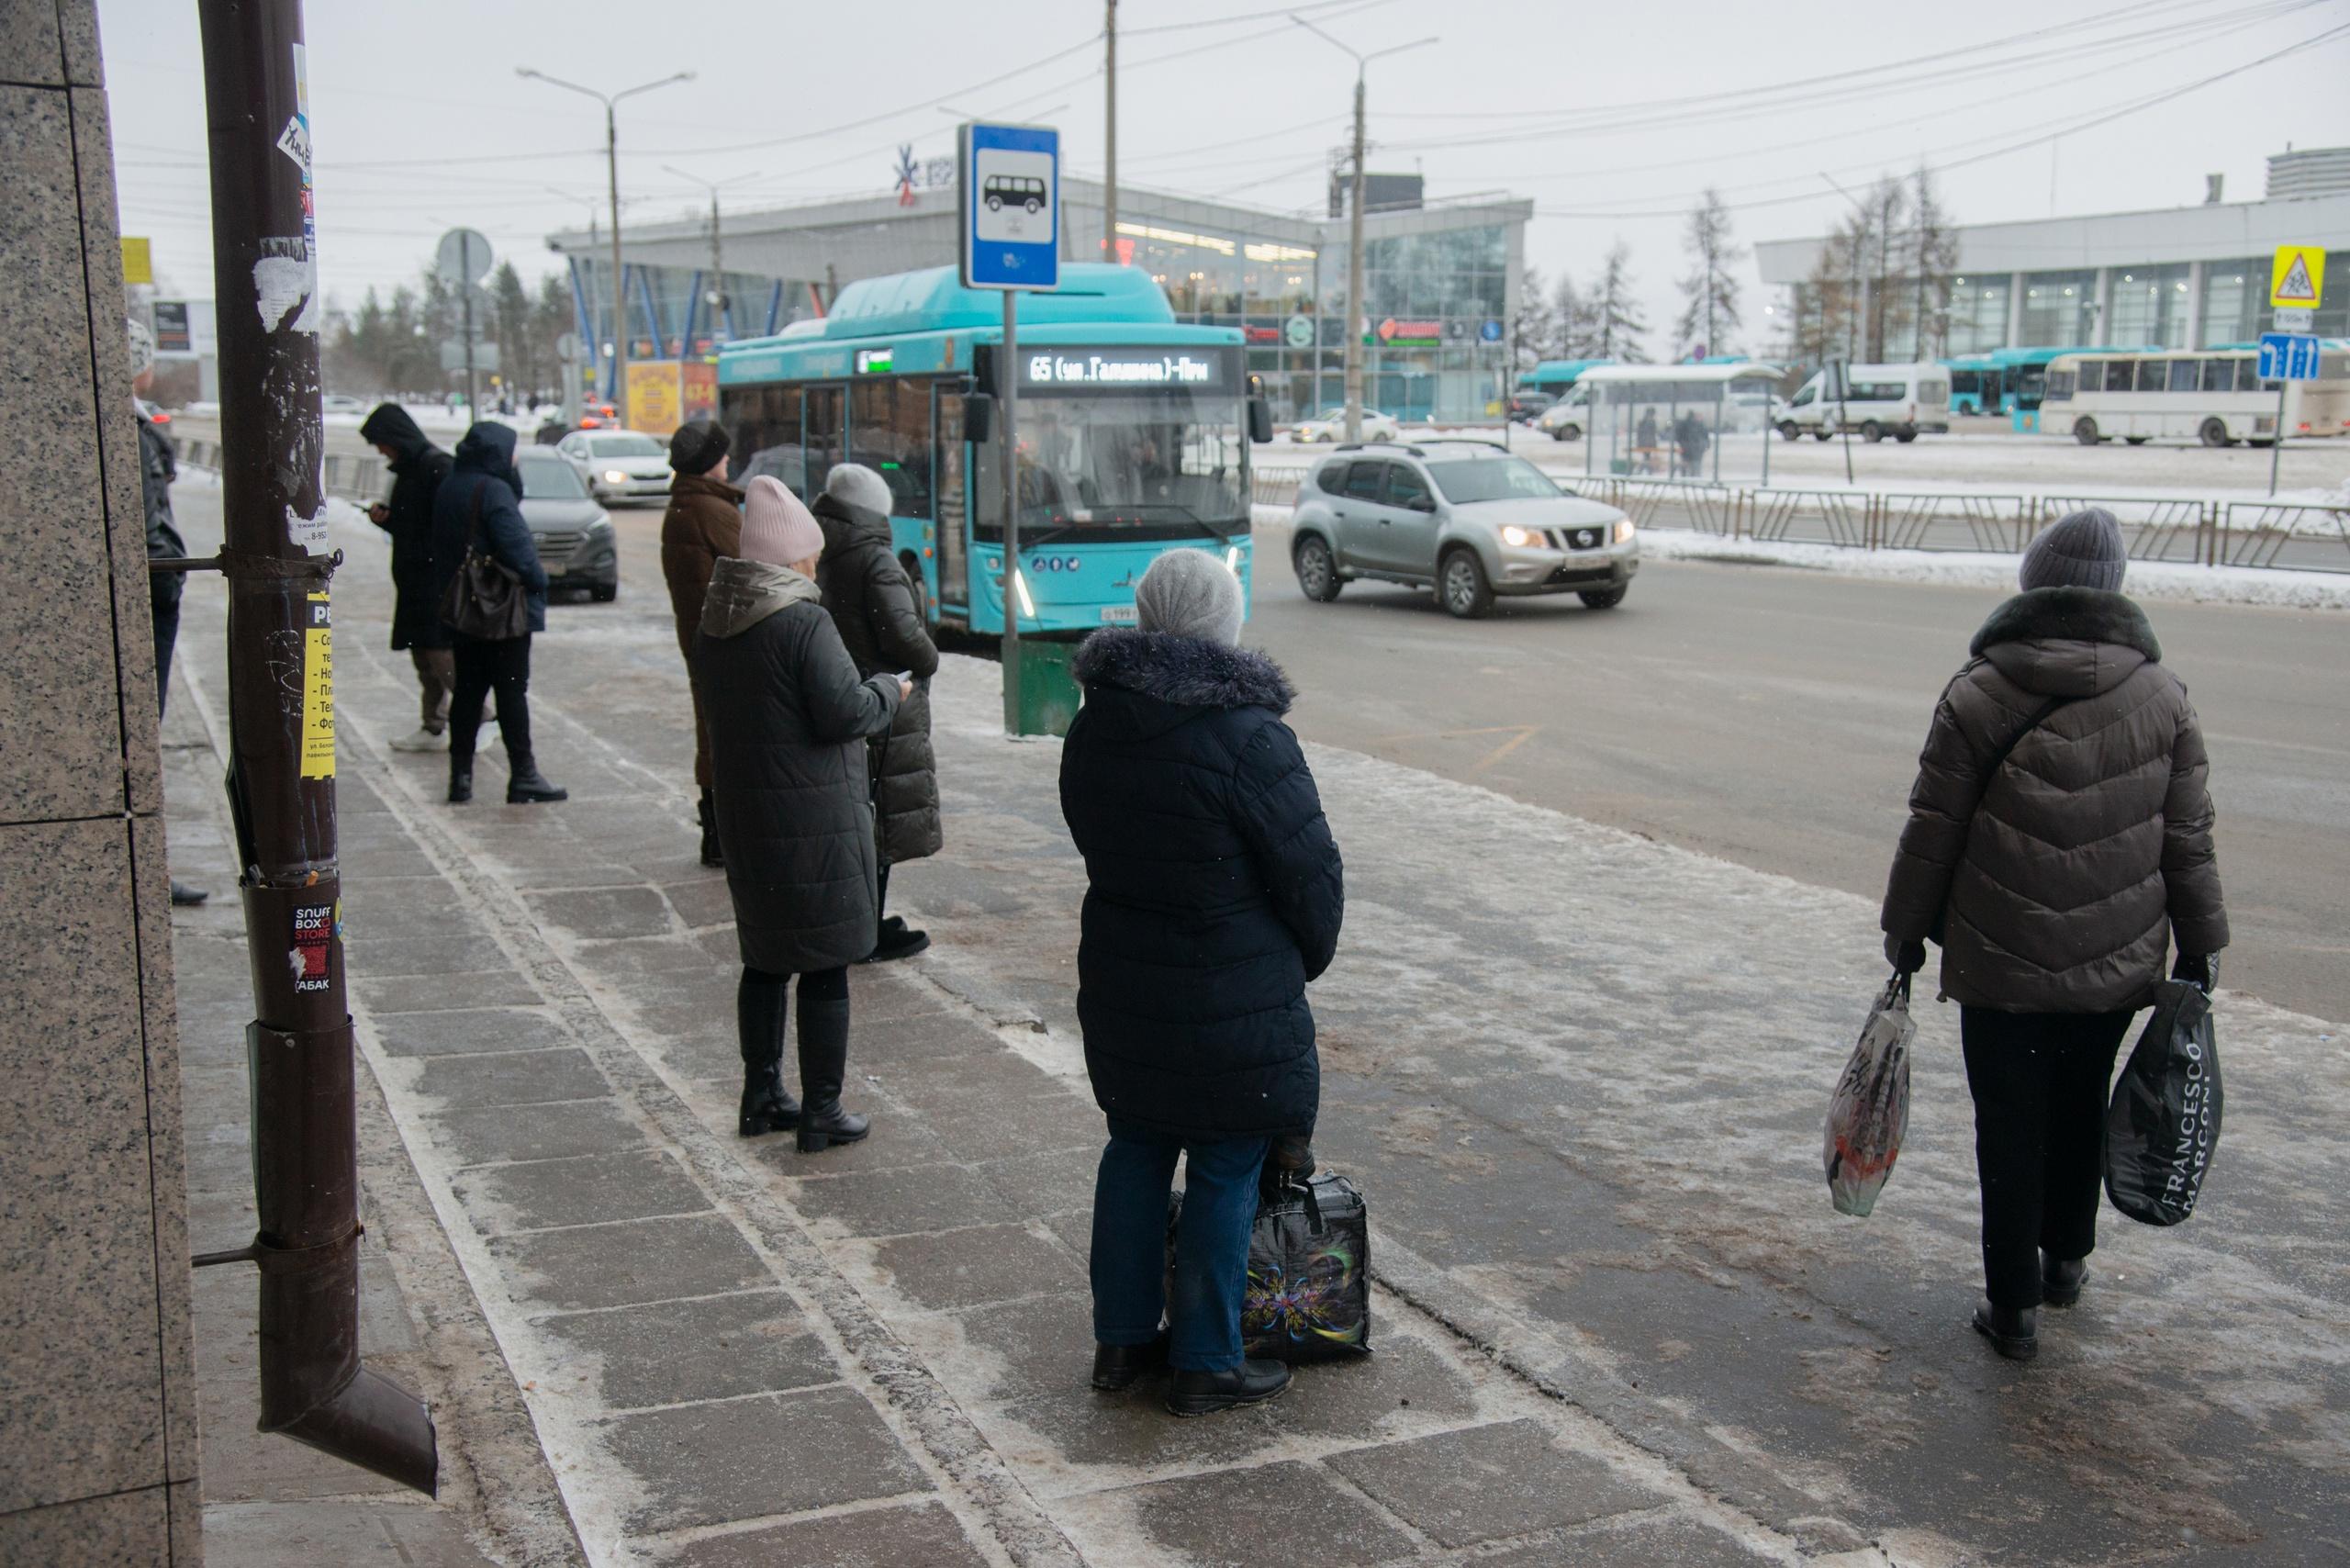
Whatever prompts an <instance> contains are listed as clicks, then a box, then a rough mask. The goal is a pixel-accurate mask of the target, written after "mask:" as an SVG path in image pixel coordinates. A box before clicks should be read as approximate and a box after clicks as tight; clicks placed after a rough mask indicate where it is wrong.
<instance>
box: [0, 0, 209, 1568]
mask: <svg viewBox="0 0 2350 1568" xmlns="http://www.w3.org/2000/svg"><path fill="white" fill-rule="evenodd" d="M0 176H5V180H4V181H0V183H5V185H6V191H7V196H6V200H5V201H0V302H5V303H0V316H5V321H6V325H5V327H0V1562H7V1563H17V1562H23V1563H41V1564H44V1565H47V1564H58V1565H73V1564H82V1563H94V1564H95V1563H106V1564H117V1563H120V1564H140V1565H144V1564H151V1563H153V1564H164V1563H168V1564H173V1565H174V1568H179V1565H185V1564H191V1563H197V1562H201V1560H202V1545H201V1541H200V1540H199V1509H198V1501H197V1495H196V1391H195V1362H194V1356H193V1353H192V1348H191V1342H190V1336H189V1310H188V1261H187V1260H188V1239H187V1201H186V1192H187V1183H186V1177H185V1168H184V1162H183V1148H182V1144H181V1136H180V1085H179V1042H178V1038H177V1036H176V1035H175V1033H174V1030H173V1005H172V941H171V912H170V907H169V883H168V879H167V877H166V875H165V872H164V868H163V822H162V773H161V769H160V767H159V766H158V757H157V752H156V704H155V672H154V655H153V647H152V642H151V636H152V633H151V623H150V620H149V616H148V611H147V568H146V549H145V537H146V531H145V526H144V522H143V520H142V518H141V516H140V487H139V455H138V454H139V438H138V431H137V430H136V428H135V427H134V425H133V423H132V419H131V409H130V365H129V355H128V353H127V352H126V349H125V344H124V335H123V290H122V264H121V252H120V250H119V247H118V246H117V230H116V222H115V197H114V169H113V155H112V151H111V146H110V139H109V133H108V130H107V125H106V89H105V83H104V78H103V75H102V73H101V70H100V65H99V58H98V29H97V15H96V9H95V0H0Z"/></svg>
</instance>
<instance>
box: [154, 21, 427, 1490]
mask: <svg viewBox="0 0 2350 1568" xmlns="http://www.w3.org/2000/svg"><path fill="white" fill-rule="evenodd" d="M200 17H201V21H202V26H203V35H204V85H205V100H206V105H207V118H208V121H209V131H210V134H209V141H210V152H211V164H212V236H213V266H214V280H213V286H214V289H215V297H216V298H217V299H218V301H219V310H218V319H219V337H220V433H221V454H220V483H221V492H222V511H223V513H224V515H225V519H226V527H225V540H224V543H223V544H222V548H221V551H220V556H219V563H220V569H221V571H222V572H223V573H224V575H226V577H228V579H229V639H228V641H229V780H228V785H229V809H230V812H232V814H233V815H234V818H235V822H236V832H237V847H238V857H239V863H240V865H241V868H242V869H241V875H240V878H239V882H240V885H241V891H242V893H243V896H244V910H245V935H246V940H247V943H248V946H249V947H250V950H251V954H252V984H253V1001H254V1006H255V1009H256V1012H257V1014H258V1016H257V1017H256V1019H255V1020H254V1022H253V1023H252V1025H250V1026H249V1027H248V1029H247V1031H246V1049H247V1053H248V1057H249V1059H250V1063H251V1068H252V1118H253V1124H252V1147H253V1195H254V1198H255V1200H256V1207H257V1208H258V1210H259V1215H260V1221H261V1225H260V1229H259V1231H258V1232H257V1233H256V1234H255V1236H254V1237H253V1239H252V1244H251V1245H250V1246H248V1247H244V1248H240V1249H237V1250H236V1251H234V1252H229V1253H222V1254H216V1255H212V1256H210V1257H206V1258H199V1259H197V1260H196V1262H197V1263H198V1264H199V1265H202V1264H205V1263H218V1262H229V1261H233V1260H251V1261H252V1262H254V1263H255V1264H257V1265H258V1266H259V1270H260V1274H261V1310H260V1327H261V1334H260V1338H261V1357H260V1359H261V1429H262V1430H263V1431H264V1432H276V1433H282V1434H283V1435H285V1436H286V1437H289V1438H292V1439H294V1440H295V1441H297V1442H300V1443H306V1444H308V1446H310V1447H312V1448H315V1449H318V1450H320V1451H321V1452H324V1453H329V1454H332V1455H333V1456H334V1457H335V1458H337V1459H341V1460H346V1461H348V1462H351V1463H353V1464H356V1465H360V1466H362V1467H364V1468H365V1469H368V1470H372V1471H374V1472H375V1473H377V1474H379V1475H386V1476H389V1477H390V1478H391V1479H392V1480H394V1481H397V1482H399V1483H400V1484H403V1485H406V1486H412V1487H414V1488H415V1489H417V1490H418V1491H420V1492H425V1493H431V1491H432V1490H433V1489H434V1484H435V1482H436V1480H437V1478H438V1473H439V1464H440V1462H439V1453H438V1450H437V1447H436V1444H435V1440H434V1433H433V1428H432V1417H431V1414H430V1413H429V1412H428V1411H427V1410H426V1408H425V1406H424V1404H423V1402H422V1401H420V1400H419V1399H418V1398H417V1397H416V1396H415V1395H413V1394H408V1392H407V1391H405V1390H404V1389H402V1388H400V1387H399V1386H398V1385H397V1383H393V1382H391V1381H390V1380H389V1379H388V1378H386V1377H385V1376H384V1375H383V1374H382V1373H380V1372H375V1371H373V1370H372V1369H370V1368H368V1367H366V1366H364V1365H362V1364H361V1362H360V1360H359V1234H360V1227H359V1169H358V1164H359V1161H358V1137H357V1128H356V1117H355V1111H354V1105H353V1080H352V1073H353V1066H352V1028H351V1019H350V1016H349V1014H348V1012H347V1011H346V1009H345V1005H344V982H343V964H342V939H341V913H342V902H341V878H340V876H339V875H338V873H337V869H336V865H335V802H334V706H333V666H332V654H331V648H330V644H329V637H330V620H329V615H328V599H327V582H328V578H329V577H330V575H331V573H332V572H333V570H334V567H335V565H336V563H337V562H339V561H340V560H341V556H340V555H332V556H330V555H328V554H325V551H324V545H325V540H324V537H323V534H324V527H323V524H324V518H325V507H326V498H325V496H324V495H323V493H322V492H321V488H320V482H319V481H320V456H321V448H322V446H323V442H324V436H323V431H321V429H320V420H319V337H318V319H319V299H318V297H317V283H318V265H317V257H316V254H315V252H314V251H313V246H314V245H315V243H316V231H315V230H314V229H313V227H312V224H311V214H310V206H309V197H310V188H309V187H310V166H309V147H308V104H307V102H306V101H305V99H306V97H307V89H306V88H305V87H304V85H303V82H302V76H303V64H302V10H301V6H300V4H299V0H203V4H202V5H201V6H200Z"/></svg>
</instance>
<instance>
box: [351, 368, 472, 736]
mask: <svg viewBox="0 0 2350 1568" xmlns="http://www.w3.org/2000/svg"><path fill="white" fill-rule="evenodd" d="M359 435H360V439H362V440H363V441H365V442H369V443H370V444H371V445H373V446H374V447H375V450H376V451H378V452H380V453H382V454H384V458H385V462H386V465H388V466H389V467H390V469H391V471H392V493H391V494H390V495H389V496H387V497H386V498H384V499H383V500H380V501H377V502H376V503H375V505H374V506H371V507H369V508H368V509H367V521H370V522H372V523H374V524H375V526H376V527H378V528H380V529H382V530H383V531H384V532H386V533H388V534H390V535H391V536H392V647H393V650H394V651H395V652H397V651H398V650H399V649H402V648H405V649H407V650H408V659H409V662H411V663H412V664H414V665H415V666H416V680H417V684H418V686H420V688H422V689H423V699H424V714H423V720H422V722H420V723H419V724H418V726H417V730H416V733H415V734H412V735H402V736H400V737H399V738H398V739H397V740H395V741H394V742H392V749H393V750H394V751H440V750H442V749H443V748H444V747H446V746H447V745H448V744H449V700H450V699H451V698H452V697H453V695H454V694H455V692H456V689H457V676H456V663H455V655H453V654H452V653H451V652H450V649H449V629H448V628H447V627H445V626H443V625H442V624H441V601H440V599H438V598H437V597H436V596H435V593H434V589H435V588H436V587H437V584H436V582H435V580H434V577H433V572H432V500H433V498H434V497H435V496H437V495H438V494H440V491H441V481H442V480H443V479H445V478H447V477H448V476H449V461H450V460H449V454H447V453H445V452H443V451H442V450H441V449H440V448H439V447H437V446H435V445H433V444H432V442H430V441H428V440H427V439H425V434H424V432H423V431H420V430H419V429H417V428H416V421H415V420H412V419H410V418H409V417H408V410H407V409H403V408H401V407H400V406H399V405H398V404H397V403H380V404H377V405H376V407H375V412H373V413H371V414H369V415H368V416H367V419H366V421H365V422H364V423H363V424H362V425H361V426H360V427H359Z"/></svg>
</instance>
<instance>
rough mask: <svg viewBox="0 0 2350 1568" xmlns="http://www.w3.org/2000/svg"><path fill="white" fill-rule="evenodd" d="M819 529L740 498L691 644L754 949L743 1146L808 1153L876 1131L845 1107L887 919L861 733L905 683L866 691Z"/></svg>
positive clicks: (763, 486)
mask: <svg viewBox="0 0 2350 1568" xmlns="http://www.w3.org/2000/svg"><path fill="white" fill-rule="evenodd" d="M823 549H824V534H823V531H822V529H821V528H819V527H818V526H817V523H816V520H815V519H814V518H813V517H811V515H809V511H808V509H807V508H806V507H804V506H802V505H800V500H799V498H798V497H796V496H794V495H793V494H792V493H791V492H790V491H789V490H787V489H785V488H784V487H783V486H782V485H780V484H778V482H777V481H775V480H774V479H771V478H768V477H767V476H760V477H758V478H755V479H753V480H752V481H751V482H750V484H749V485H748V486H747V487H745V491H744V512H743V536H742V544H741V550H742V554H741V555H740V556H722V557H720V559H719V561H718V565H717V567H716V569H715V570H714V571H713V572H712V573H711V579H710V594H709V597H708V598H707V599H705V600H704V601H703V604H702V616H701V631H700V633H699V636H697V637H696V639H695V643H694V669H695V675H696V677H697V678H698V679H699V682H700V686H701V693H702V704H703V709H704V711H705V713H706V715H707V717H708V719H709V727H710V751H711V780H712V782H711V794H712V797H713V801H714V803H715V805H716V808H717V816H718V836H719V842H720V844H721V846H722V848H723V850H724V852H725V859H726V888H727V891H728V892H729V893H731V894H732V895H733V900H734V924H735V932H736V935H737V937H738V939H739V941H740V943H741V946H742V951H743V980H742V983H741V985H740V986H739V987H737V988H736V991H735V1018H736V1022H737V1024H738V1025H739V1027H740V1029H741V1032H742V1044H743V1104H742V1113H741V1120H740V1122H739V1124H738V1126H737V1129H736V1130H737V1131H739V1132H740V1133H741V1134H742V1136H743V1137H758V1136H759V1135H760V1134H762V1133H770V1132H780V1131H782V1130H784V1129H785V1128H787V1127H792V1128H797V1129H798V1131H799V1141H800V1152H801V1153H803V1154H811V1153H814V1152H816V1151H818V1150H821V1149H823V1148H829V1147H831V1146H832V1145H834V1144H836V1143H855V1142H856V1141H857V1140H858V1139H860V1138H862V1137H865V1135H866V1133H867V1124H866V1119H865V1118H864V1117H863V1116H857V1115H852V1114H849V1113H848V1112H847V1111H845V1110H844V1109H843V1108H842V1106H841V1084H842V1082H843V1081H844V1080H845V1076H846V1074H847V1071H848V966H849V965H851V964H854V963H856V961H857V960H858V959H860V958H864V957H865V956H866V955H867V953H869V952H871V951H872V950H873V941H874V930H875V927H876V924H877V922H878V915H879V909H880V890H879V888H878V881H879V871H878V865H877V863H876V861H875V858H874V849H873V801H872V794H871V790H870V788H869V784H868V780H867V773H866V763H865V755H866V746H865V737H867V735H878V734H888V733H889V730H890V721H891V720H892V719H893V718H894V717H896V715H897V711H898V704H899V703H900V702H901V701H903V700H905V697H906V692H907V683H906V682H904V681H901V680H900V679H898V678H896V677H894V676H890V675H877V676H875V677H873V678H871V679H870V680H866V681H862V682H860V681H859V680H858V679H857V676H856V665H855V664H854V663H852V662H851V660H850V658H849V655H848V649H847V648H846V647H845V646H843V645H842V643H841V636H840V633H839V632H838V631H836V630H834V626H833V619H832V617H831V615H829V614H828V613H826V611H825V610H824V606H823V597H822V594H821V593H820V592H819V591H818V590H817V588H816V580H815V578H816V557H817V556H819V555H821V554H823ZM794 975H798V976H799V977H800V1093H801V1095H802V1096H804V1098H805V1104H804V1105H803V1104H802V1103H799V1102H795V1101H794V1100H793V1099H792V1098H791V1095H790V1092H789V1091H788V1090H786V1089H785V1088H784V1086H783V1022H784V1012H785V1006H786V997H787V993H788V991H789V986H790V981H791V977H792V976H794Z"/></svg>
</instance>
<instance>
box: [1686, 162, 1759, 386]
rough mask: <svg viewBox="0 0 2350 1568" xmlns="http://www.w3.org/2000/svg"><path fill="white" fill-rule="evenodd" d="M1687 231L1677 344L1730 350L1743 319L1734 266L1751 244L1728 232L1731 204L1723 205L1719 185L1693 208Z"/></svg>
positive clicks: (1706, 350)
mask: <svg viewBox="0 0 2350 1568" xmlns="http://www.w3.org/2000/svg"><path fill="white" fill-rule="evenodd" d="M1685 233H1686V239H1685V243H1686V244H1687V246H1688V248H1689V262H1690V271H1689V274H1688V275H1687V276H1685V277H1684V278H1683V279H1682V280H1681V290H1682V293H1683V294H1684V296H1686V297H1687V299H1688V304H1687V305H1686V307H1684V309H1683V310H1682V313H1681V319H1680V320H1679V321H1678V322H1677V323H1675V327H1674V330H1675V331H1676V332H1677V333H1678V335H1679V337H1680V343H1679V345H1678V346H1679V348H1680V350H1681V352H1682V353H1690V352H1692V351H1693V350H1700V349H1701V350H1702V351H1703V352H1704V353H1708V354H1718V353H1729V352H1730V351H1729V342H1728V339H1729V335H1730V334H1731V333H1732V332H1734V331H1736V330H1738V328H1739V325H1740V309H1739V303H1738V295H1739V287H1740V279H1739V276H1738V273H1737V271H1736V270H1735V269H1736V268H1737V266H1738V263H1740V262H1742V261H1744V260H1745V259H1746V256H1747V250H1746V247H1745V246H1743V245H1740V244H1739V243H1737V242H1736V241H1733V240H1732V239H1731V238H1730V227H1729V208H1728V207H1724V206H1723V205H1722V197H1721V193H1720V192H1719V191H1717V190H1713V189H1710V188H1709V189H1707V192H1706V194H1705V196H1704V198H1703V199H1702V200H1701V201H1699V203H1698V204H1697V206H1696V207H1694V208H1692V209H1691V210H1690V213H1689V227H1688V229H1687V230H1686V231H1685Z"/></svg>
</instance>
